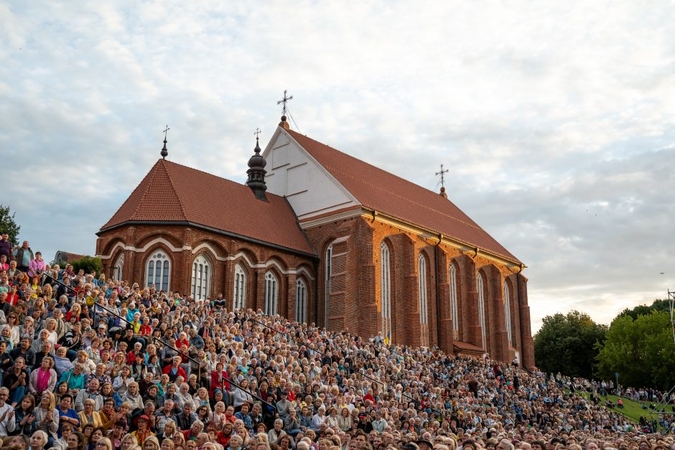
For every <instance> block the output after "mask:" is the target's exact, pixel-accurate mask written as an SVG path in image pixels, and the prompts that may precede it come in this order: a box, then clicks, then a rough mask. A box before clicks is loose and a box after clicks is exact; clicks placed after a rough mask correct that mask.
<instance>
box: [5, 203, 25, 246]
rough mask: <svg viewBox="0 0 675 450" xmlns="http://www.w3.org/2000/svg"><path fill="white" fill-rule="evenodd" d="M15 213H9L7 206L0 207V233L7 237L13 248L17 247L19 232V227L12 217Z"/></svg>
mask: <svg viewBox="0 0 675 450" xmlns="http://www.w3.org/2000/svg"><path fill="white" fill-rule="evenodd" d="M15 215H16V213H10V211H9V206H5V205H0V233H7V234H8V235H9V242H11V243H12V245H13V246H16V245H19V230H20V229H21V226H19V225H17V224H16V221H15V220H14V216H15Z"/></svg>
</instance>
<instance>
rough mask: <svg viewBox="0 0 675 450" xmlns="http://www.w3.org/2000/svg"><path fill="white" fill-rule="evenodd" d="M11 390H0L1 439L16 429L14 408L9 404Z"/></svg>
mask: <svg viewBox="0 0 675 450" xmlns="http://www.w3.org/2000/svg"><path fill="white" fill-rule="evenodd" d="M8 398H9V389H7V388H6V387H3V388H0V437H4V436H7V435H8V434H9V433H11V432H13V431H14V430H15V429H16V422H15V420H14V408H12V405H10V404H8V403H7V399H8Z"/></svg>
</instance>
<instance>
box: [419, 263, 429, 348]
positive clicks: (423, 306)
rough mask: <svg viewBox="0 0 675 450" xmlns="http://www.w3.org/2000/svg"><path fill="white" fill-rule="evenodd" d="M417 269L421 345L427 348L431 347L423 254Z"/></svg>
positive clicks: (425, 269) (425, 266) (425, 267)
mask: <svg viewBox="0 0 675 450" xmlns="http://www.w3.org/2000/svg"><path fill="white" fill-rule="evenodd" d="M417 268H418V270H417V295H418V297H419V310H420V325H422V326H421V329H422V339H421V341H420V343H421V345H422V346H423V347H425V346H428V345H429V332H428V330H427V324H428V322H429V316H428V315H429V309H428V306H427V260H426V259H424V255H422V254H420V256H419V257H418V258H417Z"/></svg>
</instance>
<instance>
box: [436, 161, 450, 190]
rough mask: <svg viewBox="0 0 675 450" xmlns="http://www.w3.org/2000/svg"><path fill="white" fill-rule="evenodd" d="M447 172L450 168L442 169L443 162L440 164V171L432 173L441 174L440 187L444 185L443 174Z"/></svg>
mask: <svg viewBox="0 0 675 450" xmlns="http://www.w3.org/2000/svg"><path fill="white" fill-rule="evenodd" d="M448 172H450V170H449V169H445V170H443V164H441V171H440V172H436V173H435V174H434V175H436V176H438V175H440V176H441V187H445V177H444V175H445V174H446V173H448Z"/></svg>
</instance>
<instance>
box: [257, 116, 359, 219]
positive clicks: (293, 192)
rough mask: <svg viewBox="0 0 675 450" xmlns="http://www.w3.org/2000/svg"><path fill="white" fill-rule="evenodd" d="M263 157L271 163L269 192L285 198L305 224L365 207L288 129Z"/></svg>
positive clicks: (273, 139) (268, 171)
mask: <svg viewBox="0 0 675 450" xmlns="http://www.w3.org/2000/svg"><path fill="white" fill-rule="evenodd" d="M263 156H264V158H265V160H266V161H267V167H266V168H267V174H266V175H265V180H266V182H267V190H268V191H269V192H272V193H274V194H277V195H280V196H285V197H286V198H287V199H288V202H289V203H290V204H291V206H292V207H293V210H294V211H295V214H296V215H297V216H298V220H300V221H301V222H302V221H306V220H308V219H311V218H313V217H317V216H321V215H325V214H330V213H334V212H337V211H342V210H345V209H350V208H359V207H360V206H361V205H360V203H359V202H358V201H357V199H356V198H355V197H354V196H353V195H351V194H350V193H349V191H348V190H347V189H345V187H344V186H342V185H341V184H340V183H338V182H337V180H336V179H335V178H334V177H333V176H332V175H331V174H330V173H329V172H328V171H327V170H326V169H325V168H324V167H323V166H322V165H321V164H319V163H317V161H316V160H315V159H314V158H313V157H312V156H311V155H310V154H309V153H308V152H307V151H306V150H305V149H304V148H303V147H302V146H300V145H298V143H297V142H296V140H295V139H293V138H291V137H290V135H289V134H288V133H287V132H286V131H285V130H284V129H282V128H278V129H277V131H276V133H275V134H274V136H273V137H272V139H271V140H270V142H269V144H268V145H267V148H266V149H265V152H264V153H263Z"/></svg>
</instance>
